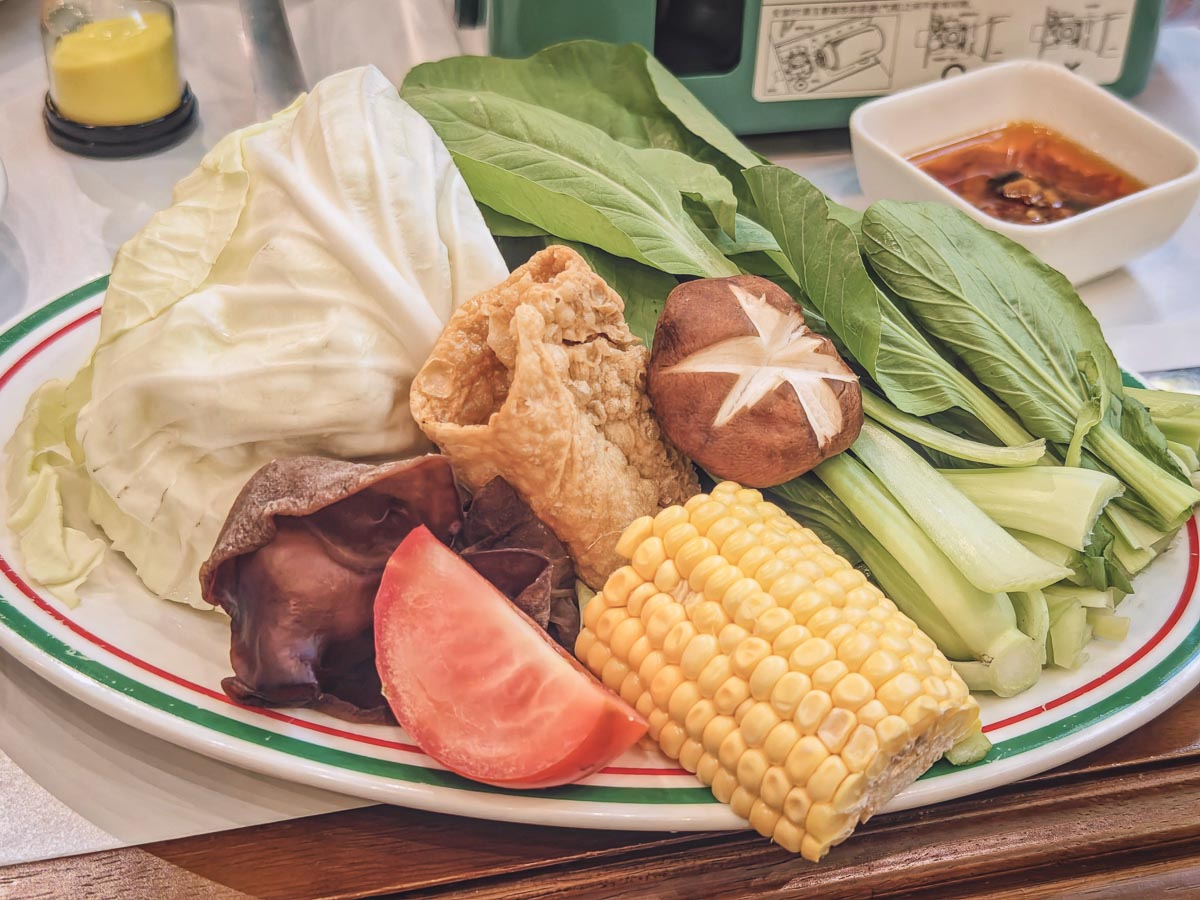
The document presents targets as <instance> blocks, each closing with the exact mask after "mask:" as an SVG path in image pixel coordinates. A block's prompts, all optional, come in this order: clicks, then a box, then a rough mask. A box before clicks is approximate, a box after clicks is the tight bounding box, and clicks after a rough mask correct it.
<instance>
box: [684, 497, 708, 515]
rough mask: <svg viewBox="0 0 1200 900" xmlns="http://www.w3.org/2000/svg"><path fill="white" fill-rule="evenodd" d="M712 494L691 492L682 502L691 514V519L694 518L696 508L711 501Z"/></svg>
mask: <svg viewBox="0 0 1200 900" xmlns="http://www.w3.org/2000/svg"><path fill="white" fill-rule="evenodd" d="M711 502H712V496H711V495H710V494H692V496H690V497H688V498H687V500H685V501H684V502H683V508H684V509H686V510H687V511H688V512H689V513H690V514H691V521H695V519H696V510H697V509H699V508H700V507H701V506H703V505H704V504H705V503H711Z"/></svg>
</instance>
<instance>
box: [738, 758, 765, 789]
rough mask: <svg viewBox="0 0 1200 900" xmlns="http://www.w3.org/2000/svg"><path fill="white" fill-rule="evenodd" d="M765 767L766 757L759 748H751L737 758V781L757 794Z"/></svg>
mask: <svg viewBox="0 0 1200 900" xmlns="http://www.w3.org/2000/svg"><path fill="white" fill-rule="evenodd" d="M767 768H768V766H767V757H766V756H765V755H763V752H762V751H761V750H755V749H753V748H751V749H750V750H747V751H746V752H745V753H743V754H742V755H741V756H740V757H739V758H738V762H737V777H738V781H740V782H741V783H742V787H744V788H746V790H748V791H752V792H753V793H754V795H755V796H758V793H759V788H760V786H761V785H762V780H763V776H764V775H766V774H767Z"/></svg>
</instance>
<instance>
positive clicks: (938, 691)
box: [921, 676, 950, 700]
mask: <svg viewBox="0 0 1200 900" xmlns="http://www.w3.org/2000/svg"><path fill="white" fill-rule="evenodd" d="M921 688H922V690H924V691H925V694H926V696H929V697H932V698H933V699H934V700H946V699H948V698H949V697H950V689H949V688H948V687H947V686H946V682H944V681H942V680H941V679H940V678H934V677H932V676H930V677H929V678H923V679H922V680H921Z"/></svg>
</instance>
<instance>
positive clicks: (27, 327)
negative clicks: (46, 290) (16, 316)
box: [0, 275, 108, 354]
mask: <svg viewBox="0 0 1200 900" xmlns="http://www.w3.org/2000/svg"><path fill="white" fill-rule="evenodd" d="M107 287H108V276H107V275H101V276H100V277H99V278H97V279H96V280H95V281H89V282H88V283H87V284H85V285H83V286H82V287H77V288H75V290H73V291H71V293H69V294H63V295H62V296H61V297H59V298H58V299H57V300H55V301H54V302H53V303H47V304H46V305H45V306H43V307H42V308H41V309H38V310H35V311H34V312H31V313H30V314H29V315H27V316H26V317H25V318H24V319H22V320H21V321H20V322H18V323H17V324H16V325H14V326H13V327H12V328H10V329H8V331H6V332H4V333H3V334H0V354H3V353H5V352H6V351H7V350H8V348H9V347H11V346H13V344H15V343H16V342H17V341H19V340H21V339H22V338H23V337H25V336H26V335H27V334H29V333H30V332H31V331H33V330H34V329H35V328H38V327H40V326H41V325H43V324H44V323H46V322H49V321H50V320H51V319H53V318H54V317H55V316H57V315H58V314H59V313H61V312H63V311H64V310H68V309H70V308H71V307H72V306H75V305H76V304H78V303H82V302H83V301H84V300H87V299H88V298H89V297H94V296H96V295H97V294H99V293H100V292H101V291H103V290H104V289H105V288H107Z"/></svg>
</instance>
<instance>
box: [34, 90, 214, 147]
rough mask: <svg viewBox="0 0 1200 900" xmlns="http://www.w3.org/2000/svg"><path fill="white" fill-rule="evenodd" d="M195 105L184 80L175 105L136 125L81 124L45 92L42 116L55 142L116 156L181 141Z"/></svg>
mask: <svg viewBox="0 0 1200 900" xmlns="http://www.w3.org/2000/svg"><path fill="white" fill-rule="evenodd" d="M198 106H199V104H197V103H196V96H195V95H194V94H193V93H192V89H191V88H190V87H188V86H187V85H186V84H185V85H184V86H183V96H182V97H181V98H180V100H179V106H177V107H176V108H175V109H174V110H172V111H171V112H169V113H167V114H166V115H165V116H162V117H161V118H158V119H154V120H152V121H150V122H142V123H140V124H138V125H83V124H81V123H79V122H73V121H72V120H70V119H67V118H65V117H63V115H62V114H61V113H60V112H59V111H58V108H57V107H56V106H55V105H54V101H53V100H51V99H50V95H49V94H48V93H47V94H46V107H45V109H44V110H43V111H42V119H43V120H44V121H45V123H46V134H47V136H48V137H49V138H50V141H51V143H53V144H54V145H55V146H57V147H61V148H62V149H63V150H66V151H68V152H70V153H77V154H79V155H80V156H92V157H98V158H101V159H120V158H122V157H130V156H144V155H146V154H148V153H156V152H157V151H159V150H165V149H166V148H167V147H170V146H172V145H173V144H177V143H179V141H182V140H183V139H184V138H185V137H187V136H188V134H190V133H191V131H192V129H193V128H194V127H195V126H196V121H197V118H198V116H197V114H196V110H197V107H198Z"/></svg>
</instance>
